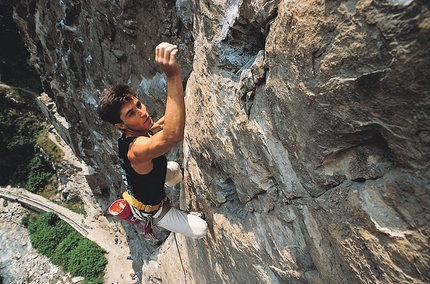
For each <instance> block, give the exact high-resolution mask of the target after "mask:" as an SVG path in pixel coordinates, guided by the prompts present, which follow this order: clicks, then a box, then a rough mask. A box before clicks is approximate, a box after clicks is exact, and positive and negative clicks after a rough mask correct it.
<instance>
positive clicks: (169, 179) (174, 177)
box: [165, 161, 182, 187]
mask: <svg viewBox="0 0 430 284" xmlns="http://www.w3.org/2000/svg"><path fill="white" fill-rule="evenodd" d="M181 180H182V171H181V167H180V166H179V164H178V163H176V162H173V161H168V162H167V172H166V182H165V183H166V184H167V185H168V186H170V187H172V186H175V185H176V184H177V183H178V182H180V181H181Z"/></svg>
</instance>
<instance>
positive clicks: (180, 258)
mask: <svg viewBox="0 0 430 284" xmlns="http://www.w3.org/2000/svg"><path fill="white" fill-rule="evenodd" d="M173 238H174V239H175V243H176V249H177V250H178V255H179V260H180V261H181V266H182V271H183V272H184V281H185V284H187V274H186V273H185V268H184V263H183V262H182V257H181V252H180V251H179V246H178V241H177V240H176V234H175V232H173Z"/></svg>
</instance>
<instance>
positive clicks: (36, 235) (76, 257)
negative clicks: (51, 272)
mask: <svg viewBox="0 0 430 284" xmlns="http://www.w3.org/2000/svg"><path fill="white" fill-rule="evenodd" d="M28 219H29V223H28V230H29V231H30V239H31V243H32V245H33V247H34V248H35V249H36V250H37V251H39V252H40V253H42V254H44V255H46V256H48V257H50V258H51V261H52V262H53V263H54V264H56V265H58V266H62V267H63V268H64V269H65V270H68V271H69V272H70V273H71V274H72V275H74V276H83V277H84V278H85V281H84V283H87V284H89V283H91V284H103V274H104V269H105V267H106V264H107V260H106V257H105V256H104V253H105V251H104V250H103V249H102V248H100V247H99V246H98V245H97V244H95V243H94V242H92V241H90V240H88V239H86V238H85V237H83V236H82V235H80V234H79V233H78V232H76V231H75V230H73V228H72V227H71V226H70V225H69V224H67V223H66V222H64V221H63V220H61V219H60V218H59V217H58V216H57V215H56V214H54V213H45V214H43V215H39V216H38V218H37V219H36V220H33V219H32V218H28Z"/></svg>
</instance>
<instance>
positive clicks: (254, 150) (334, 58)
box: [9, 0, 430, 284]
mask: <svg viewBox="0 0 430 284" xmlns="http://www.w3.org/2000/svg"><path fill="white" fill-rule="evenodd" d="M9 2H11V3H12V2H14V1H9ZM14 19H15V21H16V23H17V24H18V26H19V27H20V29H21V31H22V36H23V38H24V40H25V41H26V44H27V46H28V49H29V51H30V53H31V59H30V60H31V63H32V64H33V65H34V66H35V67H36V69H37V70H38V72H39V73H40V75H41V80H42V83H43V87H44V90H45V92H46V94H47V95H48V96H49V97H50V99H51V100H52V102H51V103H50V104H49V105H48V108H47V112H46V114H47V116H49V117H50V119H51V120H52V123H53V124H54V126H55V127H56V129H57V131H58V132H59V133H61V136H62V137H63V139H64V140H65V141H67V143H68V144H70V146H71V147H72V148H73V150H74V151H75V154H76V155H77V156H78V157H80V158H81V159H82V160H84V161H85V163H86V164H87V165H88V166H89V167H90V174H89V175H87V181H88V183H89V184H90V186H91V188H92V190H93V193H94V194H95V197H96V199H97V202H98V204H99V206H100V208H101V211H106V209H107V206H108V205H109V204H110V202H112V201H113V200H115V199H116V198H117V197H118V196H119V194H120V192H121V190H122V187H121V186H122V185H121V179H120V175H119V171H118V168H119V166H118V161H117V157H116V139H117V138H118V136H119V133H118V132H117V131H115V130H114V129H113V128H112V127H111V126H110V125H107V124H105V123H102V122H101V120H100V119H99V118H98V117H97V114H96V111H95V108H96V106H97V102H98V99H99V97H100V93H101V92H102V90H103V89H104V88H106V87H107V86H108V85H110V84H112V83H116V82H128V83H130V84H131V85H132V86H133V87H134V88H135V89H136V90H138V92H139V95H140V96H141V99H142V101H143V102H144V103H145V104H146V105H147V106H148V108H149V109H150V110H151V111H152V115H153V116H154V117H155V118H158V117H160V116H161V115H162V111H163V105H164V92H165V80H164V78H163V75H162V73H161V70H159V69H157V67H156V64H155V63H154V61H153V58H154V48H155V46H156V45H157V44H158V43H159V42H161V41H168V42H172V43H175V44H178V45H179V50H180V52H179V61H180V64H181V66H182V69H183V81H184V85H185V86H186V97H187V101H186V103H187V126H186V138H185V140H184V143H183V144H182V145H181V146H180V147H178V148H177V149H176V150H175V151H173V152H172V153H171V158H176V159H179V160H180V161H181V163H182V165H183V166H184V168H185V179H184V184H183V191H182V192H181V195H180V198H179V203H180V205H181V207H182V208H183V209H199V210H202V211H204V213H205V215H206V218H207V221H208V223H209V225H210V233H209V234H208V236H207V238H205V239H204V240H198V241H193V240H190V239H186V238H183V237H180V236H177V238H178V242H179V249H180V251H181V255H182V258H183V266H184V269H185V270H184V271H183V270H182V266H181V264H180V261H179V259H178V251H177V250H176V247H175V246H174V243H173V241H172V239H171V238H170V239H168V240H167V241H166V242H165V244H164V245H163V246H162V247H161V248H160V253H159V254H157V259H150V258H149V257H148V256H146V254H145V252H144V251H145V250H149V251H151V249H150V248H148V246H147V245H146V244H145V243H144V241H141V242H136V243H134V247H133V254H134V255H136V256H137V258H136V271H137V272H138V273H139V274H140V275H141V278H142V282H143V283H161V282H163V283H184V281H186V283H199V284H200V283H406V282H410V283H425V282H429V281H430V278H429V275H430V267H429V263H430V247H429V234H430V227H429V221H430V211H429V208H430V192H429V187H430V185H429V180H430V172H429V161H430V157H429V153H430V119H429V115H430V93H429V92H430V91H429V90H430V69H429V66H430V43H429V42H430V41H429V40H430V11H429V3H428V2H427V1H425V0H381V1H376V0H375V1H373V0H348V1H328V0H326V1H323V0H304V1H289V0H271V1H261V0H260V1H259V0H242V1H211V0H200V1H190V0H182V1H180V0H177V1H176V2H175V1H167V0H164V1H149V0H141V1H133V0H119V1H106V0H100V1H91V0H61V1H49V0H47V1H35V0H23V1H20V2H19V4H18V3H17V4H14ZM102 213H103V212H100V214H101V215H102ZM100 218H102V216H101V217H100ZM103 218H104V217H103ZM107 218H110V217H107ZM112 222H114V220H112ZM127 226H128V225H127ZM128 230H132V228H130V227H128ZM152 257H153V256H152ZM154 260H155V261H154ZM139 261H140V262H139Z"/></svg>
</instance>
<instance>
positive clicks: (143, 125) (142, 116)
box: [115, 97, 154, 135]
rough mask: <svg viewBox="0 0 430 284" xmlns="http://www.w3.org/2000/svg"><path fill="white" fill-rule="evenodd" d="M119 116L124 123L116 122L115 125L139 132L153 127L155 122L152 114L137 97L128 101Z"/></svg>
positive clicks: (125, 129) (122, 128)
mask: <svg viewBox="0 0 430 284" xmlns="http://www.w3.org/2000/svg"><path fill="white" fill-rule="evenodd" d="M119 118H120V119H121V121H122V122H123V123H116V124H115V126H116V127H118V128H119V129H121V130H124V131H133V132H136V133H137V134H139V133H140V134H142V132H145V133H144V134H145V135H146V133H147V131H148V129H150V128H151V127H152V125H153V124H154V122H153V121H152V118H151V116H150V115H149V113H148V111H147V110H146V107H145V105H143V104H142V103H141V102H140V101H139V100H138V99H137V98H136V97H135V98H133V99H132V100H131V101H128V102H126V103H125V104H124V105H123V106H122V108H121V112H120V115H119Z"/></svg>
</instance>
